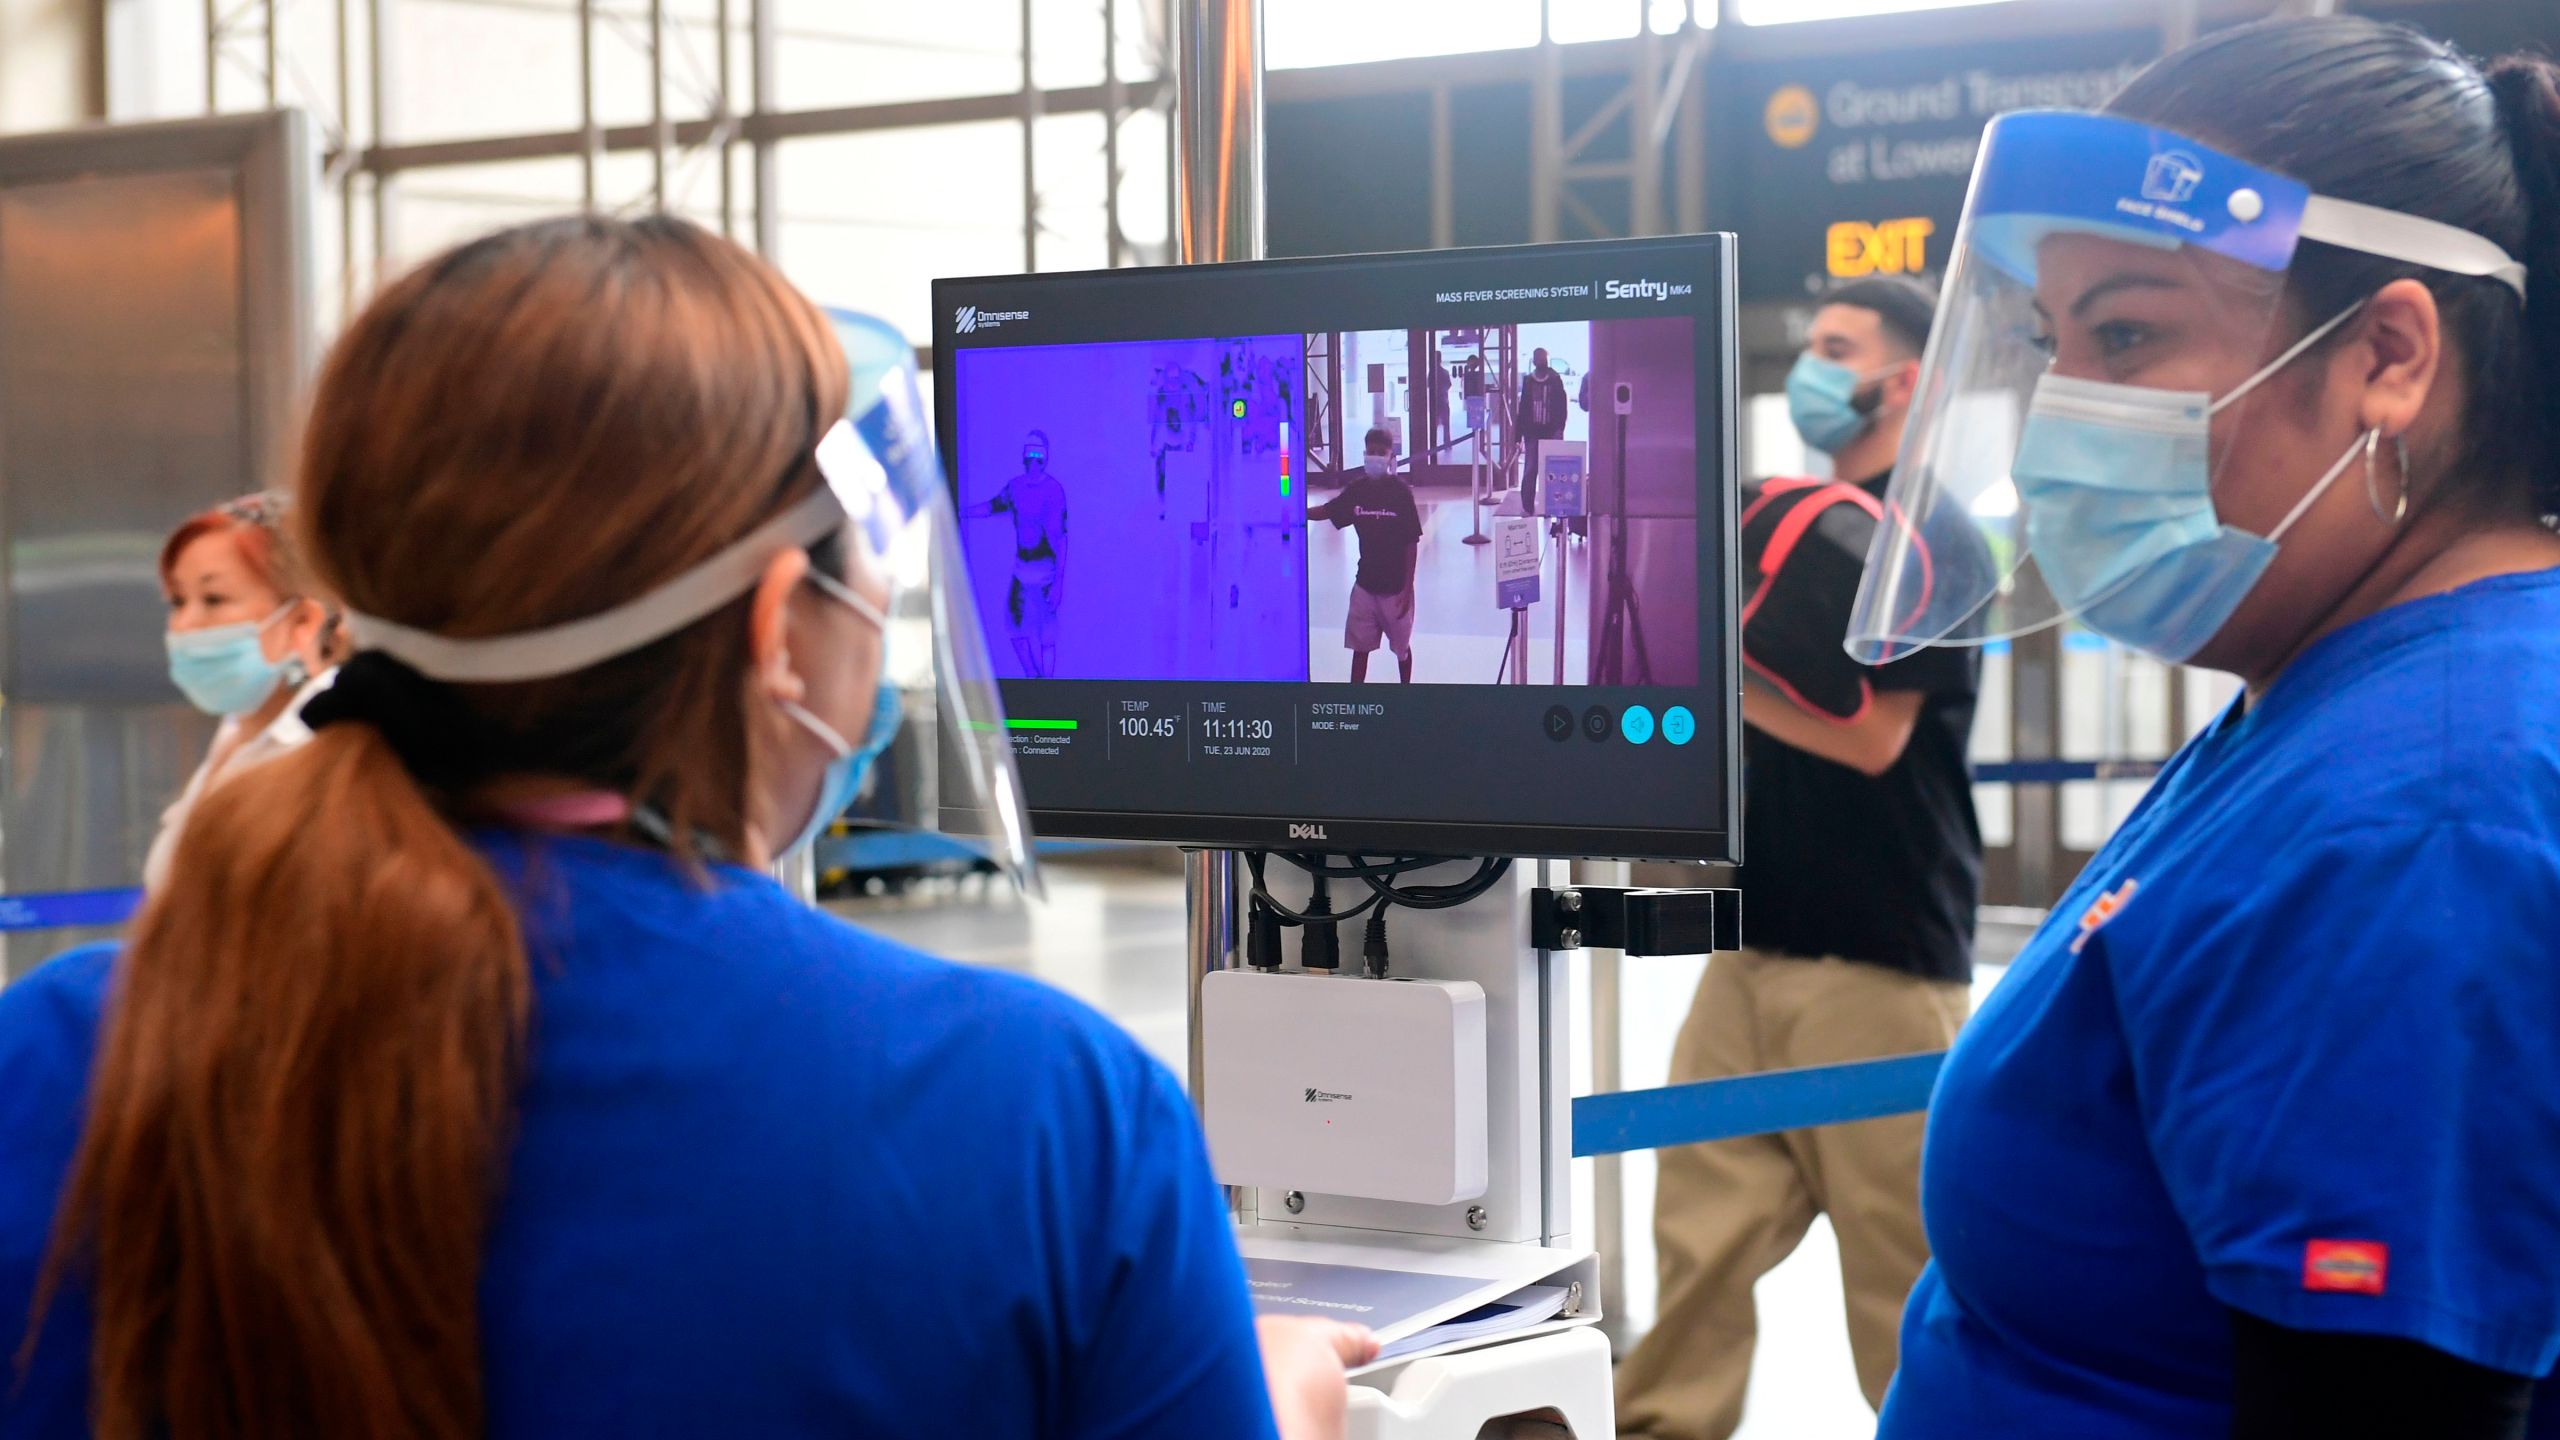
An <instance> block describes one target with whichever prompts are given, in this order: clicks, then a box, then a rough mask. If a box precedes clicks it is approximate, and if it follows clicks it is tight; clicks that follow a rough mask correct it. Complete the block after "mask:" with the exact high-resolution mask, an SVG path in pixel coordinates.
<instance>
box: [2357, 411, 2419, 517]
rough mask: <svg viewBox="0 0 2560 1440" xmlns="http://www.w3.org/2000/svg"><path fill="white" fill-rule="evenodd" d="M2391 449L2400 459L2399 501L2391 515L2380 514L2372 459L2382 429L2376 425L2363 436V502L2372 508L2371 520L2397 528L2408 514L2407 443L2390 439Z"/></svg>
mask: <svg viewBox="0 0 2560 1440" xmlns="http://www.w3.org/2000/svg"><path fill="white" fill-rule="evenodd" d="M2391 444H2392V448H2393V449H2394V450H2396V451H2397V452H2398V453H2399V459H2400V499H2399V502H2398V503H2397V504H2396V505H2394V506H2393V507H2392V510H2391V513H2390V514H2388V515H2385V514H2383V513H2382V489H2381V487H2380V486H2378V485H2376V484H2375V483H2374V479H2373V457H2374V454H2375V452H2376V451H2379V450H2380V449H2381V448H2382V427H2381V426H2379V425H2377V426H2375V427H2373V428H2372V429H2371V430H2368V431H2366V432H2365V434H2364V502H2365V504H2367V505H2369V506H2371V507H2373V518H2374V519H2376V520H2379V521H2381V522H2382V523H2383V524H2385V525H2390V526H2394V527H2397V526H2398V525H2399V523H2400V522H2401V521H2402V520H2403V519H2405V518H2407V516H2408V514H2409V442H2408V440H2407V439H2405V438H2404V437H2401V436H2398V435H2395V436H2393V437H2391Z"/></svg>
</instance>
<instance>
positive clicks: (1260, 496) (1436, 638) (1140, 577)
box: [933, 235, 1741, 860]
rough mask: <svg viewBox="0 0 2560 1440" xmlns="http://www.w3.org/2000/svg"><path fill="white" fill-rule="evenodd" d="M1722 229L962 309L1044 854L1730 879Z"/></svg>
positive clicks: (976, 287) (940, 324) (964, 391)
mask: <svg viewBox="0 0 2560 1440" xmlns="http://www.w3.org/2000/svg"><path fill="white" fill-rule="evenodd" d="M1733 275H1734V268H1733V242H1732V239H1731V237H1729V236H1721V235H1703V236H1688V237H1682V238H1678V239H1655V240H1630V241H1605V242H1593V243H1587V244H1569V245H1540V246H1520V247H1509V248H1499V249H1477V250H1452V251H1436V252H1428V253H1417V254H1404V255H1382V256H1355V257H1343V258H1331V259H1314V260H1276V261H1259V262H1250V263H1243V264H1228V265H1195V266H1171V267H1162V268H1153V269H1125V270H1107V271H1089V272H1083V273H1076V274H1046V275H1018V276H994V277H984V278H977V279H953V280H942V281H937V282H936V283H935V286H934V319H935V332H934V337H933V339H934V344H933V356H934V382H935V391H934V404H935V411H936V417H935V418H936V423H937V427H938V431H939V435H938V438H939V441H940V444H941V448H942V452H943V456H944V459H945V461H946V464H947V466H948V469H949V473H950V475H951V477H952V483H953V485H954V487H955V490H956V495H955V501H956V507H957V509H958V511H959V513H960V515H961V517H962V518H961V532H962V537H961V549H962V551H963V552H964V555H965V560H966V565H967V568H968V580H969V585H970V588H971V590H972V593H973V596H974V599H975V604H976V609H977V614H978V617H979V622H980V623H981V624H982V625H983V626H984V627H985V629H986V631H987V641H988V648H989V650H990V651H991V652H992V653H993V655H994V657H995V662H996V667H997V673H998V676H999V678H1000V682H1001V685H1002V689H1003V699H1004V706H1005V711H1006V714H1007V716H1008V720H1007V722H1006V723H1007V724H1008V726H1009V727H1010V729H1011V732H1012V735H1011V738H1012V741H1013V748H1014V755H1015V759H1016V765H1017V767H1018V769H1019V770H1020V773H1021V778H1022V786H1023V791H1024V794H1025V797H1026V799H1027V801H1028V803H1029V805H1030V807H1031V810H1032V819H1033V823H1034V825H1035V827H1036V828H1037V829H1038V830H1039V831H1040V832H1041V833H1042V834H1044V835H1049V836H1060V837H1081V838H1094V839H1118V840H1149V841H1170V842H1177V843H1183V844H1191V845H1203V846H1220V847H1234V848H1245V849H1289V850H1328V851H1347V852H1355V853H1371V854H1445V855H1521V856H1593V857H1614V858H1624V859H1668V860H1731V859H1737V858H1739V857H1738V855H1737V853H1736V852H1737V850H1738V848H1739V846H1738V838H1739V831H1740V804H1741V801H1740V785H1739V771H1740V762H1739V758H1738V756H1739V739H1740V723H1741V722H1740V716H1739V703H1738V702H1739V693H1740V683H1739V679H1740V669H1739V666H1740V654H1741V647H1740V643H1739V640H1738V638H1737V629H1736V616H1737V613H1738V608H1739V607H1738V603H1737V597H1736V594H1735V588H1736V580H1735V576H1736V573H1737V567H1736V563H1735V550H1734V546H1735V534H1736V526H1735V494H1736V485H1735V476H1736V468H1737V460H1736V451H1735V383H1736V373H1735V370H1736V362H1735V329H1734V316H1735V302H1734V282H1733Z"/></svg>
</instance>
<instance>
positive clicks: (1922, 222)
mask: <svg viewBox="0 0 2560 1440" xmlns="http://www.w3.org/2000/svg"><path fill="white" fill-rule="evenodd" d="M1937 233H1938V222H1937V221H1935V220H1932V219H1930V218H1929V217H1928V216H1926V215H1913V216H1908V217H1906V218H1904V219H1900V220H1879V221H1877V222H1875V223H1873V224H1869V223H1868V222H1866V221H1864V220H1843V221H1841V222H1839V223H1838V224H1836V225H1833V226H1832V227H1831V229H1830V232H1829V235H1828V237H1827V240H1826V243H1825V246H1824V249H1825V252H1826V254H1827V256H1828V259H1829V263H1830V268H1831V277H1832V278H1833V279H1835V280H1857V279H1862V278H1864V277H1866V276H1869V275H1918V274H1922V273H1924V272H1926V271H1927V270H1928V268H1929V237H1930V236H1932V235H1935V234H1937Z"/></svg>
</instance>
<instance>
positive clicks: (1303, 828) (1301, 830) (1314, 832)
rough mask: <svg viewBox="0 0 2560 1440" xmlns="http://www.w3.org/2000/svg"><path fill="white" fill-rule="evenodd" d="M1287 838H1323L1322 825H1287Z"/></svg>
mask: <svg viewBox="0 0 2560 1440" xmlns="http://www.w3.org/2000/svg"><path fill="white" fill-rule="evenodd" d="M1289 838H1290V839H1292V840H1322V839H1324V838H1325V833H1324V827H1323V826H1321V825H1296V824H1293V825H1291V826H1290V827H1289Z"/></svg>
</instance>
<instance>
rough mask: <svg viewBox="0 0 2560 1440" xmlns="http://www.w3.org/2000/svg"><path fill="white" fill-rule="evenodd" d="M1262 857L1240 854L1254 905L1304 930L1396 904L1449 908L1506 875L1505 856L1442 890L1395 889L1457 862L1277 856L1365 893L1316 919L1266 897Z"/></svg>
mask: <svg viewBox="0 0 2560 1440" xmlns="http://www.w3.org/2000/svg"><path fill="white" fill-rule="evenodd" d="M1268 858H1269V855H1268V853H1267V852H1264V851H1260V850H1249V851H1246V852H1245V868H1246V869H1247V870H1249V871H1251V872H1252V874H1253V898H1254V899H1255V901H1256V902H1258V903H1260V904H1262V905H1265V906H1268V907H1269V908H1270V910H1271V912H1272V913H1273V914H1274V915H1276V916H1278V917H1279V918H1280V919H1281V920H1282V921H1284V922H1286V923H1289V924H1294V925H1305V924H1308V923H1310V922H1311V921H1313V922H1314V923H1320V924H1339V923H1341V922H1342V921H1345V920H1352V919H1356V918H1358V917H1360V916H1362V915H1365V914H1367V913H1369V911H1370V910H1371V909H1373V908H1383V907H1386V906H1392V905H1401V906H1403V907H1405V908H1406V909H1408V910H1449V909H1454V908H1456V907H1458V906H1460V905H1464V904H1466V903H1467V902H1468V901H1471V900H1474V899H1476V898H1478V897H1479V896H1482V895H1484V894H1485V893H1486V892H1488V891H1490V890H1492V889H1493V887H1494V886H1495V885H1496V884H1498V883H1500V881H1501V880H1502V877H1503V876H1505V875H1508V874H1509V873H1511V861H1510V860H1509V859H1508V858H1507V857H1502V856H1487V857H1484V858H1482V859H1479V860H1478V861H1477V862H1476V873H1475V874H1473V875H1470V876H1468V877H1467V878H1466V879H1464V880H1460V881H1456V882H1454V883H1451V884H1446V885H1398V884H1397V883H1395V882H1396V881H1397V880H1398V879H1400V878H1401V877H1403V876H1405V875H1409V874H1412V873H1413V872H1414V871H1417V870H1428V869H1430V868H1432V867H1434V866H1438V865H1447V864H1452V863H1455V861H1456V860H1457V859H1461V858H1463V857H1450V856H1442V855H1397V856H1394V857H1391V858H1388V859H1385V860H1373V859H1371V858H1369V857H1367V856H1364V855H1338V856H1327V855H1315V854H1304V853H1293V852H1286V851H1284V852H1281V853H1280V858H1281V859H1283V860H1286V861H1288V862H1289V863H1290V864H1292V865H1295V866H1297V867H1298V868H1299V869H1300V870H1303V871H1305V872H1306V873H1307V874H1308V875H1309V876H1311V877H1313V878H1314V879H1316V880H1317V881H1318V882H1319V883H1321V882H1324V881H1329V880H1357V881H1359V882H1361V884H1363V885H1364V886H1366V887H1367V888H1368V890H1369V896H1368V898H1367V899H1364V900H1362V901H1361V902H1360V903H1359V904H1357V905H1355V906H1353V907H1351V908H1350V909H1348V910H1340V911H1330V912H1329V913H1327V914H1325V915H1324V916H1323V917H1322V918H1321V919H1320V920H1319V919H1316V917H1315V915H1314V912H1312V911H1309V912H1304V913H1302V912H1300V911H1296V910H1292V909H1290V908H1289V907H1288V906H1286V905H1283V904H1281V903H1280V902H1279V901H1278V900H1276V899H1274V898H1273V897H1272V894H1271V888H1270V885H1269V882H1268V880H1267V879H1266V877H1265V872H1264V864H1265V862H1266V860H1267V859H1268Z"/></svg>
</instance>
